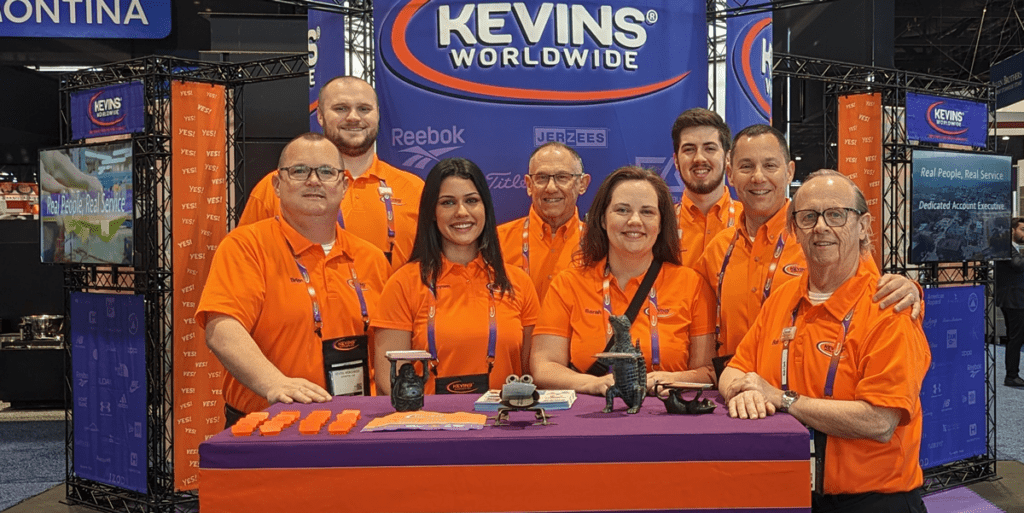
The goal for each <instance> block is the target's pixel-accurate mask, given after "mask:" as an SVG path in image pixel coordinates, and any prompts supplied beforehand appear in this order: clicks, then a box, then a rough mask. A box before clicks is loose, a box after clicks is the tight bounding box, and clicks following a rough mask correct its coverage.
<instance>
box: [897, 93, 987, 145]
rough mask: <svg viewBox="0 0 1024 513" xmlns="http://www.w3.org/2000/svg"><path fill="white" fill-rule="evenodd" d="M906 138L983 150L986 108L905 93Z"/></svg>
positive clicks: (969, 103)
mask: <svg viewBox="0 0 1024 513" xmlns="http://www.w3.org/2000/svg"><path fill="white" fill-rule="evenodd" d="M907 139H910V140H911V141H928V142H943V143H952V144H962V145H965V146H974V147H977V148H984V147H985V146H986V145H987V139H988V106H987V105H986V104H984V103H982V102H971V101H967V100H958V99H955V98H940V97H938V96H928V95H925V94H915V93H907Z"/></svg>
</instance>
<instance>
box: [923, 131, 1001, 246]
mask: <svg viewBox="0 0 1024 513" xmlns="http://www.w3.org/2000/svg"><path fill="white" fill-rule="evenodd" d="M912 166H913V174H912V181H911V191H910V204H911V206H910V221H911V231H912V234H913V235H912V237H913V238H912V241H911V249H910V261H911V262H913V263H915V264H918V263H924V262H964V261H970V260H1000V259H1007V258H1010V249H1011V246H1010V208H1011V206H1012V205H1011V204H1012V198H1013V186H1012V184H1011V183H1010V157H1008V156H1004V155H988V154H979V153H959V152H951V151H931V150H913V153H912Z"/></svg>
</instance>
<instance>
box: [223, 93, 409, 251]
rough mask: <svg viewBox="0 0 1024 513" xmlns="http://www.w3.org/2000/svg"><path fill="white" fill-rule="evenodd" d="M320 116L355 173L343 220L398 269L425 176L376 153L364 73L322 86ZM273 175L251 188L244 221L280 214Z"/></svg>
mask: <svg viewBox="0 0 1024 513" xmlns="http://www.w3.org/2000/svg"><path fill="white" fill-rule="evenodd" d="M316 116H317V120H318V121H319V122H320V126H322V127H323V129H324V135H325V136H327V138H328V139H330V140H331V142H333V143H334V145H335V146H337V147H338V149H339V150H340V151H341V154H342V158H343V159H344V161H345V165H344V166H342V167H343V168H344V169H345V170H346V172H347V173H348V174H349V175H351V178H352V179H351V181H350V183H349V185H348V193H347V194H345V197H344V198H343V199H342V201H341V212H340V213H339V215H338V224H340V225H341V227H342V228H345V229H346V230H348V231H349V232H350V233H352V234H354V235H356V236H358V237H360V238H362V239H363V240H366V241H368V242H370V243H372V244H373V245H374V246H377V247H378V248H380V250H381V251H383V252H384V256H385V257H387V259H388V262H389V263H390V264H391V270H395V269H398V268H399V267H401V266H402V265H403V264H405V262H406V261H407V260H409V253H410V252H411V251H412V243H413V241H414V240H415V238H416V219H417V217H418V213H419V208H420V194H422V193H423V179H421V178H420V177H418V176H416V175H414V174H412V173H407V172H405V171H402V170H400V169H397V168H395V167H392V166H391V165H389V164H388V163H386V162H384V161H382V160H380V159H378V158H377V154H376V152H375V151H374V149H373V148H374V143H375V142H376V141H377V131H378V127H379V124H380V109H379V106H378V104H377V93H376V92H374V90H373V87H371V86H370V84H367V83H366V82H364V81H363V80H362V79H359V78H356V77H336V78H334V79H331V80H330V81H329V82H327V83H326V84H324V86H323V87H322V88H321V89H320V97H319V100H318V105H317V111H316ZM271 175H273V173H270V174H269V175H267V176H266V177H265V178H263V179H262V180H260V182H259V183H257V184H256V186H255V187H254V188H253V190H252V192H251V193H250V194H249V200H248V202H247V203H246V205H245V210H244V211H243V212H242V217H241V218H240V219H239V221H238V224H239V226H241V225H244V224H249V223H253V222H256V221H259V220H260V219H266V218H268V217H273V216H274V215H276V214H277V211H278V208H277V197H276V196H275V195H274V191H273V188H272V187H271V184H270V179H271Z"/></svg>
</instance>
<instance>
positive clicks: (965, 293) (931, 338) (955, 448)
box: [920, 285, 995, 469]
mask: <svg viewBox="0 0 1024 513" xmlns="http://www.w3.org/2000/svg"><path fill="white" fill-rule="evenodd" d="M924 304H925V309H924V314H925V316H924V334H925V336H927V337H928V346H929V347H930V348H931V351H932V366H931V368H930V369H929V370H928V374H927V375H926V376H925V378H924V383H923V384H922V385H921V412H922V415H923V425H922V429H921V455H920V459H921V468H925V469H928V468H932V467H937V466H939V465H942V464H945V463H950V462H953V461H959V460H963V459H967V458H970V457H972V456H979V455H983V454H985V453H986V452H987V450H988V449H987V447H988V434H987V426H986V423H985V411H986V406H985V402H986V399H985V397H986V396H985V287H984V286H982V285H978V286H974V287H942V288H937V289H925V291H924ZM992 407H993V408H994V407H995V405H993V406H992Z"/></svg>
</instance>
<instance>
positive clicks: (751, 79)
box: [725, 0, 772, 133]
mask: <svg viewBox="0 0 1024 513" xmlns="http://www.w3.org/2000/svg"><path fill="white" fill-rule="evenodd" d="M766 3H769V2H767V1H766V0H729V1H728V3H727V6H728V7H729V8H738V7H752V6H757V5H761V4H766ZM725 24H726V30H725V38H726V40H727V42H726V48H727V51H726V55H727V56H728V57H727V58H728V61H729V66H728V67H727V68H726V81H725V121H726V123H728V124H729V128H730V129H732V132H733V133H736V132H739V131H740V130H743V129H744V128H746V127H748V126H750V125H757V124H771V122H772V13H771V11H770V10H769V11H768V12H763V13H759V14H747V15H743V16H733V17H731V18H728V19H726V21H725Z"/></svg>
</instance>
